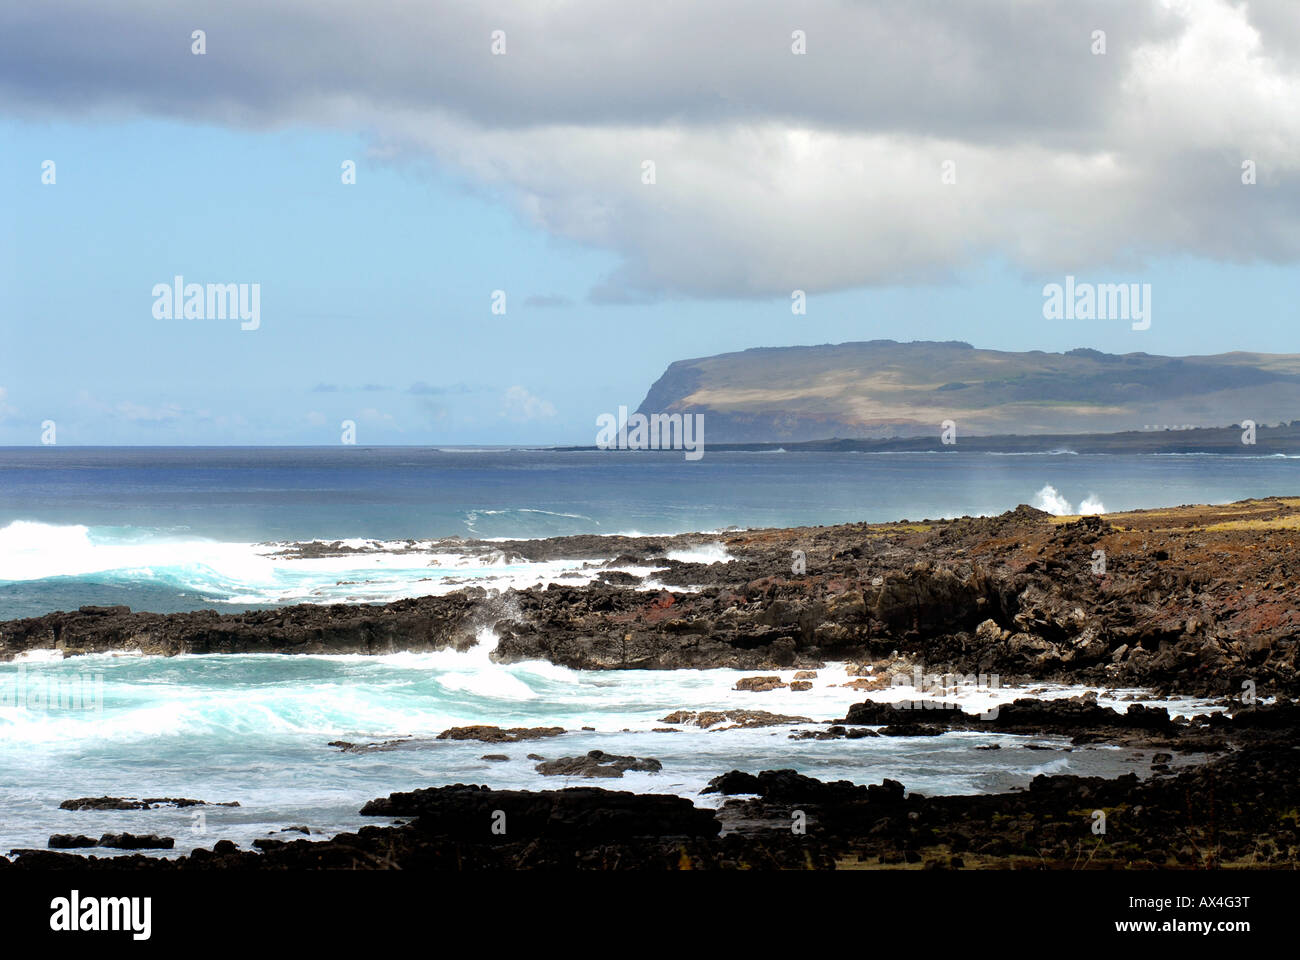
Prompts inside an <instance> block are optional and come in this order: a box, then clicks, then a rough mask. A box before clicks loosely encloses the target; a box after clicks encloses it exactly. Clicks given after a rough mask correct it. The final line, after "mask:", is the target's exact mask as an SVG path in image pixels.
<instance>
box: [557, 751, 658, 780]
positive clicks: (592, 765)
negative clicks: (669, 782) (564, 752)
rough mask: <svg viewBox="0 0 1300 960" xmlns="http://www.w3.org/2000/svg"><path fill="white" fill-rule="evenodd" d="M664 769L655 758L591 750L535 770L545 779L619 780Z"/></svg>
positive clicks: (561, 758) (562, 758)
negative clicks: (628, 775) (633, 772)
mask: <svg viewBox="0 0 1300 960" xmlns="http://www.w3.org/2000/svg"><path fill="white" fill-rule="evenodd" d="M663 767H664V765H663V764H662V763H660V762H659V761H658V760H656V759H654V758H653V757H645V758H640V757H619V756H615V755H614V754H610V753H605V752H604V751H603V750H591V751H588V752H587V754H586V755H585V756H581V757H560V758H559V759H557V760H546V761H544V762H542V763H539V764H538V765H537V766H536V767H535V768H534V769H535V770H536V771H537V772H538V773H540V774H541V775H542V776H544V777H605V778H618V777H622V776H623V774H624V773H626V772H627V771H629V770H637V771H644V772H647V773H658V772H659V771H660V770H662V769H663Z"/></svg>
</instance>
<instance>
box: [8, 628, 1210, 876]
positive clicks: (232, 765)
mask: <svg viewBox="0 0 1300 960" xmlns="http://www.w3.org/2000/svg"><path fill="white" fill-rule="evenodd" d="M481 641H482V642H481V644H480V645H479V646H478V647H475V648H473V649H471V650H470V651H468V652H466V653H454V652H444V653H438V654H418V655H417V654H400V655H394V656H387V657H378V658H367V657H315V656H311V657H295V656H272V655H239V656H210V657H198V656H184V657H175V658H170V659H167V658H157V657H130V656H108V655H96V656H90V657H78V658H72V659H69V660H66V661H46V662H42V661H39V660H38V661H35V662H25V663H17V664H15V663H6V664H0V810H2V811H3V815H0V852H6V851H8V850H9V849H13V848H21V847H44V846H45V843H46V841H47V839H48V837H49V836H50V835H51V834H53V833H84V834H88V835H91V836H96V837H97V836H99V835H100V834H102V833H104V832H109V831H112V832H117V831H121V830H128V831H131V832H136V833H150V832H157V833H161V834H163V835H167V836H173V837H175V838H176V841H177V848H178V850H181V851H183V850H185V849H189V848H191V847H193V846H211V844H212V843H213V842H215V841H216V840H220V839H229V840H233V841H235V842H237V843H239V844H241V845H243V846H245V847H246V846H247V845H248V844H250V843H251V842H252V841H253V840H254V839H256V838H258V837H268V836H277V835H279V834H277V831H279V830H281V829H283V828H284V827H287V826H290V825H296V824H302V825H306V826H308V827H309V828H310V829H311V830H312V831H313V835H315V836H318V837H321V836H328V835H330V834H333V833H335V832H338V831H341V830H349V829H356V828H357V827H359V826H361V825H363V824H364V823H365V822H367V821H366V819H365V818H362V817H360V816H359V815H358V813H357V811H358V810H359V809H360V807H361V805H362V804H363V803H365V802H366V801H367V800H369V799H371V798H373V797H378V796H387V795H388V794H389V793H391V792H393V791H395V790H410V789H415V788H418V787H426V786H433V785H438V784H447V783H486V784H489V785H491V786H495V787H510V788H526V789H548V788H557V787H563V786H572V785H575V784H578V783H590V782H592V781H582V780H576V779H568V778H557V777H544V776H542V775H541V774H539V773H538V772H537V771H536V770H535V769H534V766H535V763H536V761H534V760H530V759H528V757H527V754H529V753H536V754H539V755H541V756H544V757H546V758H548V759H554V758H556V757H560V756H577V755H581V754H583V753H586V752H587V751H588V750H594V749H600V750H604V751H606V752H608V753H615V754H620V755H632V756H638V757H655V758H657V759H659V760H660V761H662V763H663V770H662V772H660V773H656V774H651V773H629V774H627V775H626V776H625V777H624V778H623V779H621V780H614V781H608V780H601V781H595V782H596V783H598V784H599V785H601V786H606V787H610V788H615V789H626V790H635V791H638V792H665V793H676V794H680V795H683V796H688V797H691V798H692V799H694V800H696V802H699V803H706V802H713V803H716V802H718V798H717V797H716V795H711V796H712V799H711V800H710V799H709V798H707V797H700V796H699V791H700V790H701V789H702V788H703V787H704V786H705V785H706V784H707V782H708V780H709V779H711V778H712V777H714V776H717V775H718V774H720V773H723V772H726V771H727V770H731V769H737V768H738V769H743V770H749V771H752V772H757V771H758V770H762V769H779V768H783V767H794V768H796V769H798V770H800V771H801V772H804V773H807V774H809V775H812V776H817V777H820V778H823V779H848V780H853V781H855V782H858V783H878V782H879V781H880V780H881V779H882V778H884V777H893V778H895V779H898V780H901V781H902V782H903V783H904V784H905V785H906V786H907V787H908V788H909V789H911V790H913V791H918V792H922V793H927V792H929V793H976V792H985V791H997V790H1007V789H1011V788H1013V787H1024V786H1027V785H1028V783H1029V780H1030V779H1032V777H1033V776H1035V775H1036V774H1039V773H1071V772H1074V773H1086V774H1096V775H1116V774H1118V773H1122V772H1125V771H1127V770H1129V769H1139V770H1141V771H1143V772H1145V769H1146V763H1147V761H1149V758H1146V760H1143V761H1135V760H1134V759H1132V756H1131V753H1130V752H1129V751H1122V750H1118V749H1114V748H1105V747H1099V748H1087V749H1084V748H1080V749H1076V750H1074V751H1070V752H1067V751H1066V747H1067V746H1068V744H1067V742H1066V741H1064V740H1062V739H1060V738H1034V740H1033V742H1035V743H1038V744H1041V745H1046V746H1050V747H1052V748H1053V749H1051V750H1045V751H1044V750H1027V749H1023V742H1024V738H1017V737H1009V736H1003V735H997V734H988V733H981V732H978V731H976V732H972V733H956V734H948V735H945V736H942V737H919V738H893V737H878V738H868V739H858V740H829V741H801V742H793V741H791V740H789V739H788V735H789V732H790V730H791V729H794V728H793V727H791V726H789V725H782V726H777V727H772V728H760V729H752V730H707V731H706V730H700V729H698V728H693V727H683V728H681V729H680V732H676V733H662V732H655V728H656V727H664V726H665V724H664V722H663V718H664V717H666V716H667V715H668V714H670V713H672V712H673V711H675V710H679V709H689V710H701V709H727V708H737V707H742V708H751V709H753V708H757V709H764V710H769V711H773V712H777V713H783V714H788V715H801V716H806V717H809V718H811V719H813V720H817V721H827V720H831V719H834V718H836V717H840V716H843V715H844V712H845V710H846V709H847V707H848V706H849V704H851V703H856V702H858V701H860V700H862V699H863V697H864V695H863V694H861V693H859V692H857V691H855V690H852V689H850V688H846V687H841V686H839V684H841V683H843V682H845V680H846V679H847V677H846V675H845V673H844V671H843V669H842V667H841V666H838V665H831V666H829V667H827V668H825V669H823V670H821V671H819V676H818V677H817V679H816V680H815V681H814V688H813V689H812V690H810V691H806V692H804V691H800V692H795V691H790V690H775V691H771V692H768V693H762V694H754V693H749V692H744V691H736V690H734V689H732V688H733V686H734V684H735V681H736V680H737V679H738V678H739V677H740V676H743V675H744V674H743V673H741V672H738V671H731V670H706V671H670V672H663V671H616V672H598V673H590V672H588V673H583V672H574V671H571V670H567V669H565V668H562V667H556V666H554V665H551V664H547V663H520V664H511V665H509V666H503V665H500V664H495V663H492V662H491V661H490V660H489V658H488V656H487V653H488V650H489V649H490V647H491V644H492V642H493V641H492V638H491V637H490V636H488V635H484V636H482V637H481ZM782 675H783V677H784V678H785V679H786V680H789V679H790V678H791V677H792V671H784V672H783V674H782ZM1069 692H1071V691H1068V690H1065V689H1061V688H1050V689H1049V693H1050V694H1051V695H1065V694H1068V693H1069ZM1018 694H1023V691H1015V690H993V691H984V692H978V691H976V692H972V693H971V694H970V696H969V698H967V700H966V702H965V704H964V705H965V706H966V709H968V710H970V711H972V712H973V711H976V710H978V709H983V708H984V707H985V706H986V705H987V703H991V702H1005V701H1007V700H1010V699H1013V698H1014V697H1015V696H1016V695H1018ZM907 695H908V693H907V691H898V692H895V691H886V692H883V693H882V694H880V695H879V696H880V697H881V698H889V697H893V696H897V697H900V698H901V697H904V696H907ZM1117 695H1123V694H1122V693H1120V694H1117ZM984 697H988V698H992V699H989V700H986V699H983V698H984ZM1174 706H1175V707H1176V708H1177V709H1181V710H1184V711H1192V710H1199V709H1205V708H1206V707H1205V705H1204V704H1195V703H1187V704H1181V705H1174ZM474 723H487V724H495V725H499V726H503V727H512V726H562V727H564V728H566V730H568V731H569V732H568V733H565V734H564V735H563V736H561V737H558V738H551V739H544V740H537V741H529V742H525V743H505V744H502V743H478V742H464V741H439V740H436V739H434V738H435V737H436V735H437V734H438V733H439V732H441V731H442V730H445V729H446V728H448V727H451V726H461V725H467V724H474ZM583 727H592V728H594V729H592V730H583V729H582V728H583ZM396 738H409V739H406V740H405V742H404V745H403V746H402V747H401V748H399V749H394V750H390V751H384V752H372V753H342V752H340V751H339V750H337V749H336V748H333V747H330V746H328V744H329V742H330V741H332V740H340V739H341V740H347V741H350V742H353V743H371V742H379V741H384V740H389V739H396ZM989 743H1001V744H1002V745H1003V749H1001V750H997V751H978V752H976V751H975V750H974V748H975V747H976V746H979V745H985V744H989ZM486 754H505V755H506V756H508V757H509V759H508V760H507V761H504V762H498V761H490V760H484V759H482V758H483V756H484V755H486ZM102 795H109V796H127V797H137V798H138V797H189V798H193V799H199V800H208V801H213V802H226V801H231V800H235V801H238V802H239V803H240V806H239V807H211V808H206V809H203V810H202V811H201V814H202V815H201V816H197V815H196V812H195V810H193V809H190V810H176V809H171V808H161V809H156V810H148V811H121V812H119V811H112V812H89V811H87V812H72V811H66V810H59V809H58V805H59V803H61V802H62V801H64V800H67V799H71V798H75V797H83V796H102ZM280 836H289V837H291V838H292V837H293V836H296V835H280Z"/></svg>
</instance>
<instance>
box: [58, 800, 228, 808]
mask: <svg viewBox="0 0 1300 960" xmlns="http://www.w3.org/2000/svg"><path fill="white" fill-rule="evenodd" d="M237 806H239V801H237V800H231V801H229V802H226V803H213V802H211V801H208V800H191V799H189V798H188V797H145V798H144V799H143V800H137V799H135V798H133V797H79V798H78V799H76V800H64V801H63V802H62V803H60V804H59V809H60V810H153V809H156V808H157V807H180V808H184V807H237Z"/></svg>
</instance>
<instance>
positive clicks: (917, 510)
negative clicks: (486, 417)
mask: <svg viewBox="0 0 1300 960" xmlns="http://www.w3.org/2000/svg"><path fill="white" fill-rule="evenodd" d="M1297 493H1300V459H1294V458H1284V457H1240V456H1215V455H1203V456H1202V455H1187V456H1162V455H1146V456H1125V455H1089V456H1083V455H1075V454H1071V453H1068V452H1056V453H1050V454H1049V453H1045V454H1041V455H1039V454H1031V455H997V454H985V453H963V452H960V451H958V450H953V451H952V452H944V453H915V454H906V453H905V454H857V453H738V452H714V451H709V452H708V453H707V455H706V456H704V458H703V459H701V460H698V461H693V462H692V461H686V460H685V459H684V457H683V456H682V454H681V453H680V452H648V451H645V452H642V451H637V452H554V451H545V450H534V451H528V450H473V451H439V450H432V449H423V448H410V447H384V448H374V447H347V446H338V447H329V448H301V447H294V448H229V447H223V448H193V447H186V448H158V447H150V448H67V447H24V448H3V449H0V619H3V618H5V617H10V616H17V615H27V614H31V613H34V612H42V611H44V610H49V609H57V608H67V607H69V606H78V605H81V604H83V603H106V602H119V603H128V604H130V605H132V606H134V607H137V608H144V609H157V610H171V609H193V608H195V607H196V606H213V605H215V606H217V608H218V609H226V608H228V607H239V608H245V607H249V606H254V605H256V603H255V602H254V601H258V602H280V601H281V600H283V601H284V602H288V601H289V600H292V599H295V598H297V597H296V594H293V591H288V592H287V593H286V592H285V590H283V589H280V588H281V587H283V584H279V585H278V586H277V589H274V590H272V589H263V588H264V587H266V586H267V585H266V584H261V583H259V580H265V579H266V578H267V576H268V574H267V573H266V570H265V569H261V568H259V569H256V570H254V569H252V568H251V567H250V568H249V569H247V570H244V571H243V572H242V573H241V572H240V571H238V570H234V569H233V567H234V566H237V563H236V558H235V557H234V555H233V554H232V550H234V549H235V548H234V546H233V545H238V544H244V545H246V544H254V543H260V542H264V541H272V540H304V539H317V538H320V539H328V540H334V539H343V538H373V539H378V540H397V539H407V538H415V539H426V538H440V537H448V536H462V537H484V538H490V537H545V536H556V535H562V534H573V533H606V534H609V533H643V534H664V533H675V532H682V531H689V530H722V529H725V528H727V527H763V526H776V525H780V526H788V525H816V524H833V523H841V522H846V521H855V520H868V521H886V520H898V519H904V518H908V519H914V520H919V519H927V518H938V517H951V516H961V515H965V514H971V515H979V514H996V513H999V512H1001V511H1004V510H1009V509H1012V508H1014V507H1015V506H1016V505H1017V504H1020V503H1029V504H1033V505H1035V506H1040V507H1046V508H1050V509H1053V510H1054V511H1056V512H1074V511H1076V510H1079V509H1080V508H1081V505H1083V504H1085V503H1087V504H1088V507H1089V509H1104V510H1105V511H1115V510H1125V509H1132V508H1138V507H1156V506H1168V505H1175V504H1181V503H1206V502H1226V501H1230V500H1237V499H1242V498H1245V497H1257V496H1268V495H1274V494H1297ZM209 554H210V555H211V559H210V560H209V557H208V555H209ZM261 566H262V567H264V566H265V564H263V565H261ZM422 572H427V571H422ZM313 575H319V576H322V577H325V578H326V579H328V578H329V577H333V578H334V579H335V580H337V579H338V577H339V575H341V573H340V571H338V570H334V569H331V570H328V571H324V572H321V571H316V573H315V574H313V573H311V572H310V571H306V570H304V571H299V572H298V573H296V574H295V576H301V577H303V578H307V579H310V577H311V576H313ZM276 576H277V577H279V576H281V575H280V574H278V573H277V574H276ZM296 583H297V581H295V584H296ZM240 584H243V585H244V586H247V587H248V588H249V589H247V590H243V589H238V587H239V585H240ZM277 591H278V592H277ZM385 596H386V595H385V594H383V592H382V591H379V592H378V593H377V594H376V595H374V596H366V597H360V598H359V599H370V600H378V599H383V598H384V597H385ZM299 599H300V598H299ZM335 599H337V598H335ZM227 601H229V602H227Z"/></svg>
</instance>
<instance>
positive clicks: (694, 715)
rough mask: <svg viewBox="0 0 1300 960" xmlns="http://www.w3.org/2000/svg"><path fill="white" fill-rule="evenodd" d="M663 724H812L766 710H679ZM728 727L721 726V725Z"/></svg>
mask: <svg viewBox="0 0 1300 960" xmlns="http://www.w3.org/2000/svg"><path fill="white" fill-rule="evenodd" d="M660 722H661V723H680V724H692V725H694V726H697V727H702V728H704V729H706V730H708V729H710V728H715V727H716V728H717V729H719V730H736V729H741V728H752V727H783V726H786V725H787V724H791V723H812V721H811V720H810V719H809V718H807V717H797V716H789V715H787V714H783V713H769V712H768V711H766V710H701V711H699V712H696V711H694V710H677V711H675V712H673V713H670V714H668V716H666V717H663V718H661V720H660ZM723 723H725V724H727V726H725V727H723V726H719V724H723Z"/></svg>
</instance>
